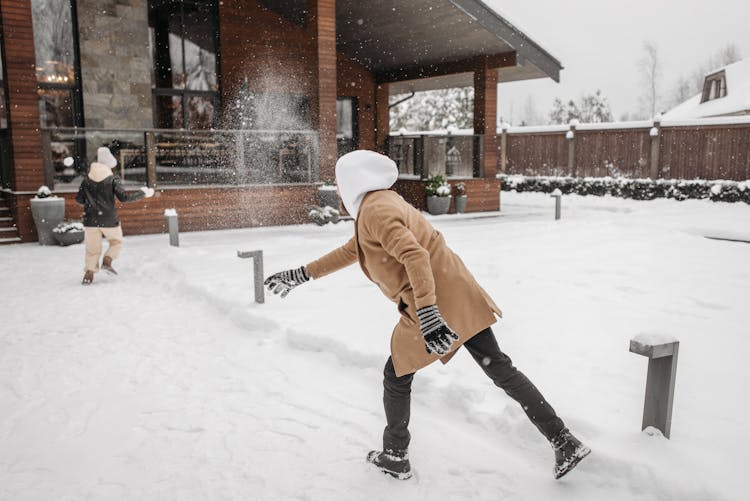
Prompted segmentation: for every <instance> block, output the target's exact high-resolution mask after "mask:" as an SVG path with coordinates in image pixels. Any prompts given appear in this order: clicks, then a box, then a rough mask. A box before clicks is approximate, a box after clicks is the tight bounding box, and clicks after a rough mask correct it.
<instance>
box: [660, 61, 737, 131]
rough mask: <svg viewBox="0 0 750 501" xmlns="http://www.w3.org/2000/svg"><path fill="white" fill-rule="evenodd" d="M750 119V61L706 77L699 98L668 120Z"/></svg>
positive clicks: (672, 112)
mask: <svg viewBox="0 0 750 501" xmlns="http://www.w3.org/2000/svg"><path fill="white" fill-rule="evenodd" d="M738 115H750V59H743V60H741V61H737V62H736V63H732V64H729V65H727V66H724V67H723V68H720V69H718V70H716V71H713V72H711V73H709V74H708V75H706V78H705V79H704V81H703V90H702V92H701V93H700V94H698V95H697V96H693V97H691V98H690V99H688V100H687V101H685V102H683V103H681V104H679V105H677V106H675V107H674V108H672V109H671V110H669V111H668V112H666V113H665V114H664V116H663V118H664V119H665V120H673V119H674V120H679V119H689V118H708V117H725V116H738Z"/></svg>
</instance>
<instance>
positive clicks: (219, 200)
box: [13, 185, 318, 242]
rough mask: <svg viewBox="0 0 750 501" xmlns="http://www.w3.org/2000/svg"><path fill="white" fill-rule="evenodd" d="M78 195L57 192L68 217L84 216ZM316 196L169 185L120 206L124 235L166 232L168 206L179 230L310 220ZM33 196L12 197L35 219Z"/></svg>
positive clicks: (313, 191) (30, 236)
mask: <svg viewBox="0 0 750 501" xmlns="http://www.w3.org/2000/svg"><path fill="white" fill-rule="evenodd" d="M75 195H76V194H75V193H65V194H58V196H64V197H65V218H66V219H81V218H82V217H83V206H81V205H80V204H79V203H78V202H76V201H75ZM317 196H318V192H317V188H316V187H315V186H311V185H305V186H291V185H287V186H253V187H236V188H235V187H221V188H199V189H179V190H178V189H165V190H158V191H157V194H156V195H155V196H154V197H152V198H146V199H142V200H138V201H136V202H128V203H119V202H118V203H117V212H118V214H119V216H120V222H121V224H122V229H123V232H124V233H125V234H126V235H142V234H148V233H164V232H166V231H167V223H166V219H165V217H164V210H165V209H176V210H177V214H178V217H179V225H180V231H204V230H218V229H228V228H247V227H254V226H275V225H286V224H301V223H306V222H308V221H309V218H308V216H307V213H308V211H309V206H310V205H317V203H318V201H317ZM32 197H33V195H15V196H14V197H13V199H14V200H13V201H14V203H15V206H14V208H15V209H16V210H18V214H19V215H20V216H21V217H22V218H23V219H29V220H32V217H31V206H30V203H29V200H30V199H31V198H32ZM32 221H33V220H32ZM32 229H33V224H32ZM19 236H20V237H21V239H22V240H23V241H24V242H29V241H34V240H36V232H35V231H32V232H28V231H26V232H23V233H22V232H21V231H19Z"/></svg>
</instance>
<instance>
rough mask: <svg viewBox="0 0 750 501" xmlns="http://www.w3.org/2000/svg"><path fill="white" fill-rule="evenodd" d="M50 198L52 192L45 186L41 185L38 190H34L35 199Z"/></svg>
mask: <svg viewBox="0 0 750 501" xmlns="http://www.w3.org/2000/svg"><path fill="white" fill-rule="evenodd" d="M51 196H52V190H50V189H49V188H48V187H47V186H45V185H42V186H40V187H39V189H38V190H36V197H37V198H48V197H51Z"/></svg>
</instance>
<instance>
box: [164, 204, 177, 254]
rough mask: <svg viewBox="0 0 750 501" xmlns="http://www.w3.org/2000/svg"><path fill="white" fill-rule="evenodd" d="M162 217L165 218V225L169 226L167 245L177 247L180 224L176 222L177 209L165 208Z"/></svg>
mask: <svg viewBox="0 0 750 501" xmlns="http://www.w3.org/2000/svg"><path fill="white" fill-rule="evenodd" d="M164 217H166V218H167V227H168V228H169V245H171V246H172V247H179V246H180V225H179V223H178V222H177V211H176V210H175V209H165V210H164Z"/></svg>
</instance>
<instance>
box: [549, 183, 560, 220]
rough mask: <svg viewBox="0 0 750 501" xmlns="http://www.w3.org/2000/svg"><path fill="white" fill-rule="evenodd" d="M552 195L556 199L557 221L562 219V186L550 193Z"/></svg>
mask: <svg viewBox="0 0 750 501" xmlns="http://www.w3.org/2000/svg"><path fill="white" fill-rule="evenodd" d="M550 196H551V197H552V198H554V199H555V221H557V220H558V219H560V212H561V205H562V203H561V201H560V200H561V199H562V191H560V188H555V191H553V192H552V193H550Z"/></svg>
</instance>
